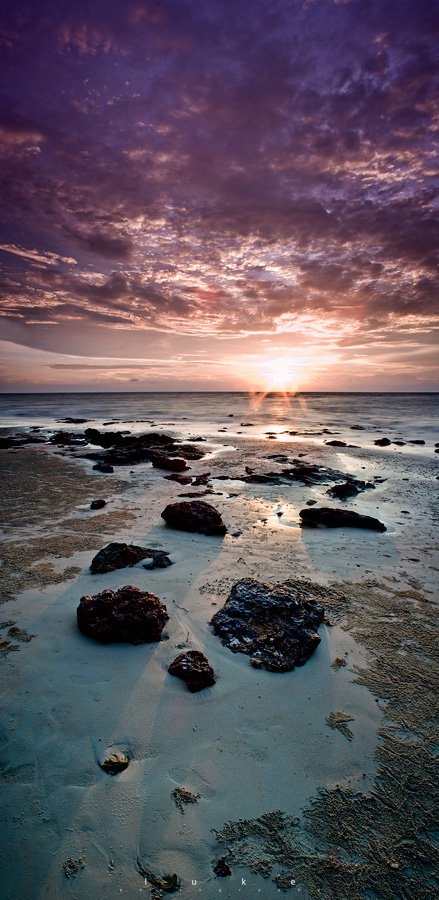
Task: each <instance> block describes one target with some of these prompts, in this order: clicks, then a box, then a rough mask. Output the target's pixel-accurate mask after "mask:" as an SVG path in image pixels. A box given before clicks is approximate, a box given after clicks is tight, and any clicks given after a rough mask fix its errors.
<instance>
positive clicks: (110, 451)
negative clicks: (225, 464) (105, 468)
mask: <svg viewBox="0 0 439 900" xmlns="http://www.w3.org/2000/svg"><path fill="white" fill-rule="evenodd" d="M84 434H85V437H86V439H87V441H88V442H89V443H90V444H94V445H96V446H98V447H102V448H103V449H104V453H100V454H95V453H93V454H86V459H96V458H98V459H100V460H103V459H105V461H106V462H108V463H110V465H116V466H131V465H133V464H137V463H142V462H148V461H149V460H152V458H153V457H154V458H155V459H158V458H159V457H166V458H168V459H169V457H174V456H179V457H182V456H184V458H185V459H201V458H202V457H203V456H204V455H205V454H204V451H203V450H201V449H200V448H199V447H195V446H194V445H193V444H179V443H178V441H177V440H176V439H175V438H172V437H170V436H169V435H166V434H158V433H156V432H151V433H150V434H140V435H132V434H130V433H129V432H121V431H106V432H100V431H98V430H97V429H96V428H86V429H85V432H84Z"/></svg>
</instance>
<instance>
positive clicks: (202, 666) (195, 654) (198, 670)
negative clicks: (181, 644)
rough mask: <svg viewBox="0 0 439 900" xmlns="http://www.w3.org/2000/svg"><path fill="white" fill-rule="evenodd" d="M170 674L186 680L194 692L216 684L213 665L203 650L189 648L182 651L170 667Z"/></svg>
mask: <svg viewBox="0 0 439 900" xmlns="http://www.w3.org/2000/svg"><path fill="white" fill-rule="evenodd" d="M168 672H169V674H170V675H175V676H176V677H177V678H181V679H182V681H184V682H186V684H187V686H188V688H189V690H190V691H191V693H192V694H195V693H196V692H197V691H202V690H203V689H204V688H206V687H211V685H213V684H215V676H214V674H213V669H212V666H209V662H208V660H207V659H206V657H205V655H204V653H201V650H187V651H186V653H180V656H177V657H176V659H174V661H173V662H172V663H171V665H170V666H169V668H168Z"/></svg>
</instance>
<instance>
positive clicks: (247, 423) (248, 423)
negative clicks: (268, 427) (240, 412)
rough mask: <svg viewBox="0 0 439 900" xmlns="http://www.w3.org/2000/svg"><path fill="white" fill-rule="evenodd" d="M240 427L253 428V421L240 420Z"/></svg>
mask: <svg viewBox="0 0 439 900" xmlns="http://www.w3.org/2000/svg"><path fill="white" fill-rule="evenodd" d="M241 428H254V425H253V422H241Z"/></svg>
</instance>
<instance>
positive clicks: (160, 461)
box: [149, 453, 189, 472]
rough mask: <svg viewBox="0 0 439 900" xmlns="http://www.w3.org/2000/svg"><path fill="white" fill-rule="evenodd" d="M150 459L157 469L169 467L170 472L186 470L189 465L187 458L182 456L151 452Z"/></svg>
mask: <svg viewBox="0 0 439 900" xmlns="http://www.w3.org/2000/svg"><path fill="white" fill-rule="evenodd" d="M149 458H150V460H151V462H152V464H153V466H154V468H155V469H169V471H170V472H185V471H186V469H188V468H189V466H188V465H187V463H186V460H185V459H181V458H180V457H178V456H176V457H172V458H171V457H170V456H165V455H164V454H161V453H151V454H150V457H149Z"/></svg>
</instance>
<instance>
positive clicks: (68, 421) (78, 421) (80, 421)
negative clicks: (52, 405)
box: [56, 416, 89, 425]
mask: <svg viewBox="0 0 439 900" xmlns="http://www.w3.org/2000/svg"><path fill="white" fill-rule="evenodd" d="M56 421H57V422H60V423H63V424H64V425H84V423H85V422H88V421H89V420H88V419H73V418H72V416H67V417H66V418H65V419H57V420H56Z"/></svg>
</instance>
